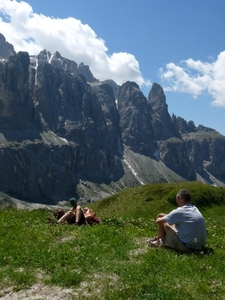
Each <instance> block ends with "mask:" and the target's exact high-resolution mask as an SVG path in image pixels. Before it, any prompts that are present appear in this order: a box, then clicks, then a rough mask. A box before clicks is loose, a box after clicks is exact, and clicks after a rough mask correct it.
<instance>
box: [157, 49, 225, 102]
mask: <svg viewBox="0 0 225 300" xmlns="http://www.w3.org/2000/svg"><path fill="white" fill-rule="evenodd" d="M160 77H161V79H162V80H163V82H164V90H165V91H175V92H183V93H188V94H191V95H193V96H194V97H195V98H197V96H199V95H201V94H203V93H204V94H205V93H208V94H209V95H211V96H212V98H213V102H212V104H213V105H215V106H219V107H225V84H224V83H225V51H223V52H221V53H220V54H219V55H218V57H217V59H216V61H214V62H212V63H208V62H202V61H199V60H198V61H194V60H193V59H191V58H189V59H187V60H184V61H182V62H181V63H180V64H179V65H176V64H174V63H169V64H167V65H166V70H163V69H161V70H160Z"/></svg>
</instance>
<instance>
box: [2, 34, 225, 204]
mask: <svg viewBox="0 0 225 300" xmlns="http://www.w3.org/2000/svg"><path fill="white" fill-rule="evenodd" d="M0 46H1V47H2V49H5V50H4V51H3V50H2V49H1V47H0V55H1V57H2V58H1V59H0V168H1V171H2V172H1V175H0V190H1V191H3V192H4V193H7V194H9V195H12V196H15V197H17V198H19V199H22V200H24V199H26V200H29V201H32V202H42V203H50V202H51V203H57V202H58V201H59V200H62V199H68V198H69V197H71V196H76V195H77V196H78V197H83V198H84V200H82V201H92V200H96V199H99V198H101V197H104V196H107V195H109V194H112V193H114V192H116V191H118V190H120V189H123V188H125V187H127V186H134V185H139V184H145V183H149V182H163V181H177V180H196V179H201V180H203V181H204V182H206V183H210V184H214V185H222V186H225V158H224V153H225V137H224V136H222V135H221V134H219V133H218V132H216V131H215V130H213V129H211V128H207V127H204V126H203V125H201V126H198V127H195V125H194V122H193V121H188V122H187V121H185V120H184V119H182V118H180V117H177V116H175V115H172V117H170V115H169V113H168V107H167V104H166V97H165V95H164V92H163V89H162V87H161V86H160V85H158V84H156V83H155V84H153V86H152V89H151V90H150V92H149V96H148V99H147V98H146V97H145V96H144V95H143V93H142V92H141V91H140V89H139V86H138V85H137V84H136V83H135V82H126V83H124V84H123V85H122V86H121V87H119V86H118V85H117V84H116V83H115V82H113V81H112V80H106V81H104V82H100V81H98V80H97V79H95V78H94V76H93V75H92V74H91V72H90V70H89V67H88V66H85V65H83V64H81V65H77V63H76V62H74V61H71V60H69V59H66V58H63V57H62V56H61V55H60V53H58V52H55V53H54V54H51V53H50V52H48V51H47V50H43V51H42V52H40V53H39V54H38V55H37V56H29V54H28V53H26V52H19V53H15V52H14V50H13V46H12V45H10V44H8V43H7V42H6V40H5V39H4V37H3V36H0Z"/></svg>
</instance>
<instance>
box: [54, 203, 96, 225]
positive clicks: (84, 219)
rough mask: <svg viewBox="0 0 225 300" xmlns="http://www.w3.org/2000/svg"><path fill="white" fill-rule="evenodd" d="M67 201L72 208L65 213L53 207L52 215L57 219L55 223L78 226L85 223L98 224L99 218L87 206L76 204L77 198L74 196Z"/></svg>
mask: <svg viewBox="0 0 225 300" xmlns="http://www.w3.org/2000/svg"><path fill="white" fill-rule="evenodd" d="M69 202H70V204H71V206H72V208H71V209H70V210H69V211H68V212H67V213H65V212H64V210H62V209H55V210H54V211H53V215H54V217H55V218H56V219H57V224H61V223H65V222H66V223H68V224H73V225H79V226H80V225H85V224H90V225H93V224H99V222H100V220H99V219H98V218H97V217H96V215H95V213H94V212H93V210H92V209H90V208H88V207H85V208H84V209H82V207H81V206H80V205H77V200H76V199H75V198H71V199H70V200H69Z"/></svg>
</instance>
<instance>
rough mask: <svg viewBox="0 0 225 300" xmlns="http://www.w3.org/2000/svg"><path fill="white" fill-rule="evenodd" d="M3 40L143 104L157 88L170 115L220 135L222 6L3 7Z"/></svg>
mask: <svg viewBox="0 0 225 300" xmlns="http://www.w3.org/2000/svg"><path fill="white" fill-rule="evenodd" d="M0 33H2V34H3V35H4V36H5V38H6V40H7V42H9V43H11V44H13V46H14V49H15V51H17V52H18V51H27V52H29V54H30V55H35V54H38V53H39V52H40V51H42V50H44V49H47V50H48V51H50V52H52V53H54V52H55V51H58V52H59V53H60V54H61V55H62V56H64V57H66V58H69V59H71V60H74V61H75V62H76V63H78V64H80V63H81V62H83V63H84V64H86V65H89V67H90V70H91V72H92V73H93V75H94V77H96V78H98V79H99V80H105V79H113V80H114V81H115V82H116V83H117V84H119V85H122V84H123V83H125V82H126V81H134V82H136V83H137V84H138V85H139V87H140V89H141V91H142V92H143V93H144V95H145V96H146V97H148V94H149V92H150V89H151V86H152V84H153V83H154V82H156V83H158V84H160V85H161V86H162V87H163V90H164V93H165V96H166V103H167V105H168V111H169V113H170V115H171V116H172V114H175V115H176V116H179V117H182V118H183V119H185V120H186V121H187V122H188V121H190V120H191V121H193V122H194V123H195V126H198V125H204V126H206V127H210V128H213V129H215V130H217V131H218V132H220V133H221V134H223V135H225V0H63V1H62V0H54V1H53V0H48V1H46V0H45V1H44V0H38V1H37V0H27V1H16V0H0Z"/></svg>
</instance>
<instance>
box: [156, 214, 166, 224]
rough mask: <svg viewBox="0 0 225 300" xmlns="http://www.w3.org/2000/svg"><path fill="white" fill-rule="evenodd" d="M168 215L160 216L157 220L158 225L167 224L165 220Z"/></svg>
mask: <svg viewBox="0 0 225 300" xmlns="http://www.w3.org/2000/svg"><path fill="white" fill-rule="evenodd" d="M165 215H166V214H158V216H157V218H156V221H155V222H156V223H157V224H163V223H166V221H165V220H164V216H165Z"/></svg>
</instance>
